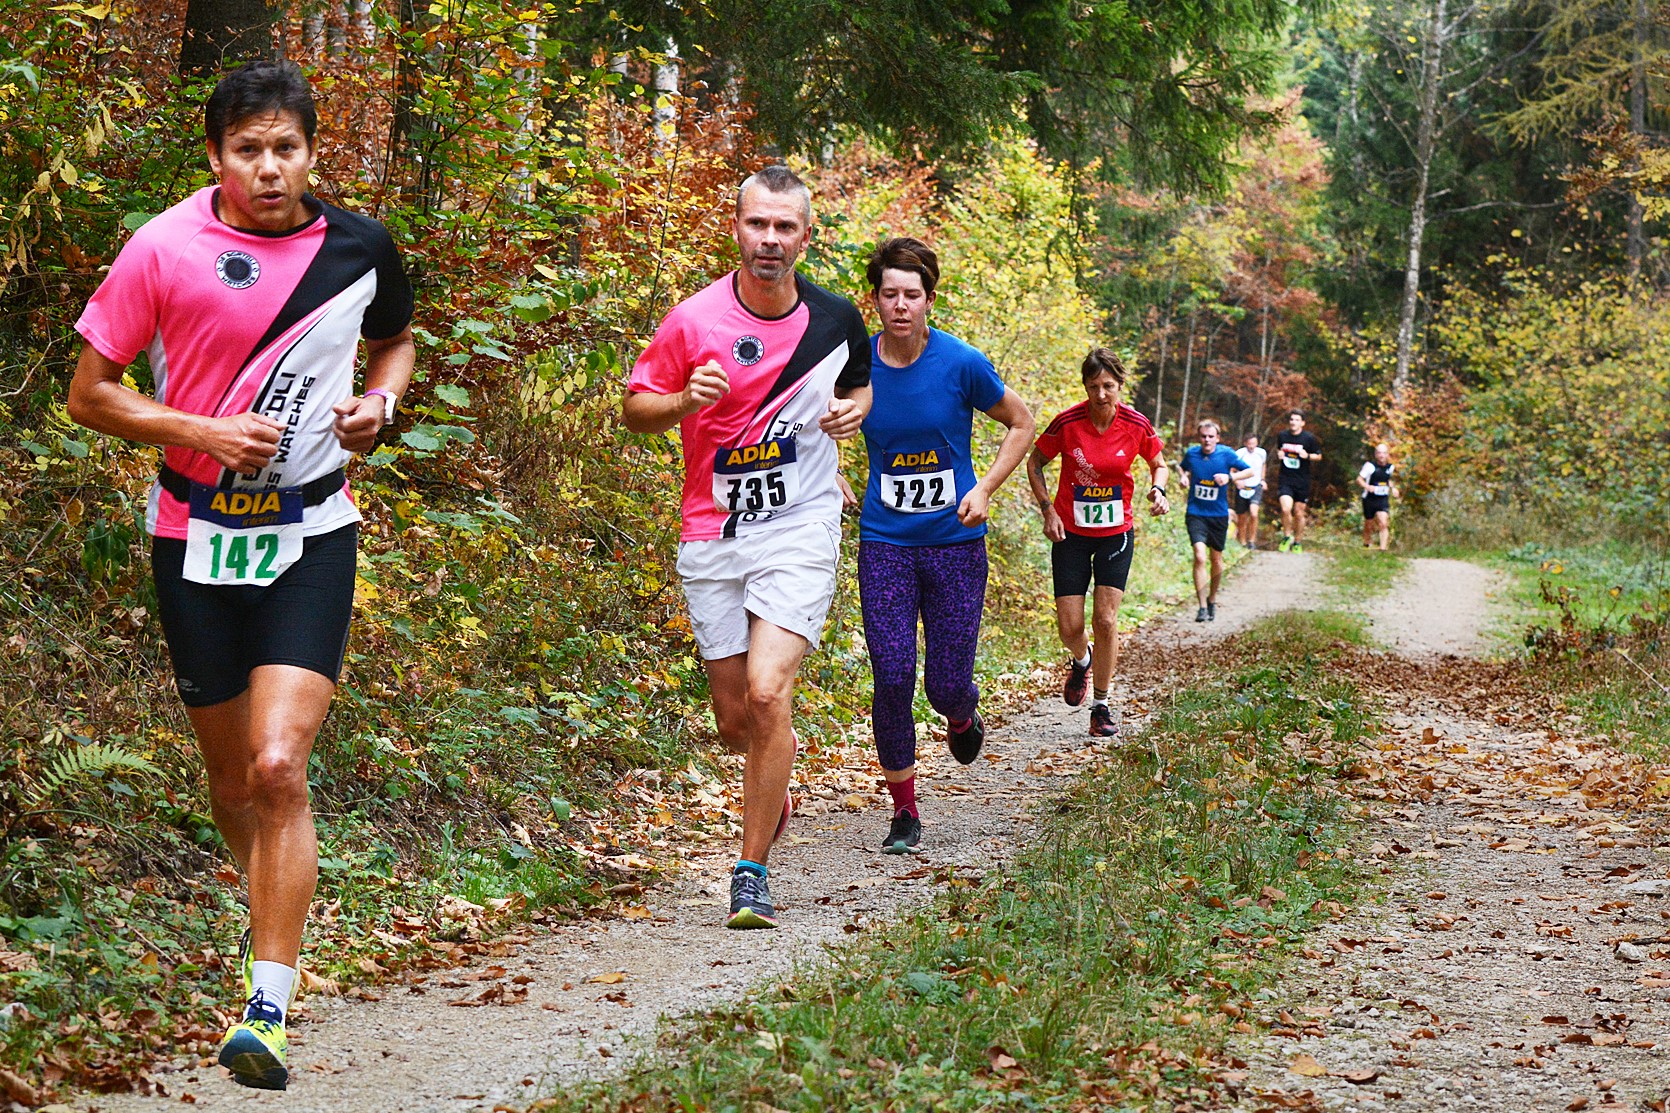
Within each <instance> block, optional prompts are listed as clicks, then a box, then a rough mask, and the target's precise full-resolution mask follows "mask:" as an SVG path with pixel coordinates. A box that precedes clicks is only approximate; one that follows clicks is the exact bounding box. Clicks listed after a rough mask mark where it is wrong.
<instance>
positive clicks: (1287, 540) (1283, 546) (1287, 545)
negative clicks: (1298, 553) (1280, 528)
mask: <svg viewBox="0 0 1670 1113" xmlns="http://www.w3.org/2000/svg"><path fill="white" fill-rule="evenodd" d="M1276 548H1278V549H1280V550H1281V551H1282V552H1284V553H1291V552H1292V551H1293V538H1291V537H1289V536H1287V534H1285V533H1284V534H1282V539H1281V540H1280V541H1278V542H1276Z"/></svg>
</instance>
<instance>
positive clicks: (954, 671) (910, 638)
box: [858, 537, 986, 770]
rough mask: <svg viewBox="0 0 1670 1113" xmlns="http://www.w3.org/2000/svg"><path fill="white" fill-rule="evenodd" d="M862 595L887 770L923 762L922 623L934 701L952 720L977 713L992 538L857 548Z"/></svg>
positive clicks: (874, 718) (874, 716)
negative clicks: (915, 707)
mask: <svg viewBox="0 0 1670 1113" xmlns="http://www.w3.org/2000/svg"><path fill="white" fill-rule="evenodd" d="M858 594H859V599H860V600H861V601H862V604H863V609H864V638H865V640H866V641H867V642H868V643H869V646H870V671H871V672H872V673H873V674H874V676H875V697H874V699H873V700H872V701H871V704H870V719H871V726H872V728H873V729H874V731H875V736H876V750H877V752H878V753H879V755H880V756H881V765H882V768H883V769H888V770H897V769H908V768H910V766H912V765H914V764H916V720H915V717H914V716H913V714H912V712H911V704H912V703H913V702H914V701H915V699H916V622H917V619H918V617H920V618H921V621H922V632H923V635H924V639H925V641H926V645H927V656H928V661H927V667H926V669H925V670H924V673H925V675H924V677H923V682H924V684H925V686H926V687H927V690H928V702H929V703H930V704H932V705H933V708H934V710H935V711H938V712H939V713H940V714H941V715H944V716H945V717H946V718H948V719H951V720H954V721H960V720H963V719H967V718H969V717H970V716H972V715H973V714H974V706H975V704H977V703H978V702H979V701H980V689H979V687H977V686H976V685H975V683H974V648H975V644H976V643H977V642H978V641H979V640H980V612H981V611H982V610H983V609H984V608H985V605H986V539H985V538H984V537H981V538H976V539H975V540H973V541H964V542H961V543H959V544H956V545H927V546H922V547H906V546H903V545H889V544H887V543H886V542H883V541H861V542H859V545H858Z"/></svg>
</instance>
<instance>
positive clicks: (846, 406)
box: [818, 383, 875, 441]
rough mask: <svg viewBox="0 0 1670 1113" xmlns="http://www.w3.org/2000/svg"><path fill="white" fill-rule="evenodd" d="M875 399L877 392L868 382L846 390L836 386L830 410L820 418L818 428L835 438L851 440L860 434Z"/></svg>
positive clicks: (830, 402) (830, 401)
mask: <svg viewBox="0 0 1670 1113" xmlns="http://www.w3.org/2000/svg"><path fill="white" fill-rule="evenodd" d="M874 401H875V392H874V391H872V390H871V389H870V386H869V384H868V383H866V384H865V385H863V386H855V387H850V388H847V389H844V390H843V389H842V388H840V387H836V388H835V397H834V398H831V399H830V400H829V412H828V413H826V414H824V415H823V416H822V417H820V418H818V428H819V429H822V430H823V431H824V432H825V433H826V434H828V435H829V436H830V437H831V438H832V439H834V440H838V441H850V440H851V439H852V438H854V437H856V436H858V430H859V429H860V428H861V427H862V426H863V424H864V419H865V417H867V416H869V413H870V405H871V403H873V402H874Z"/></svg>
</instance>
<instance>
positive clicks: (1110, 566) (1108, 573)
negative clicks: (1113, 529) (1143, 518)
mask: <svg viewBox="0 0 1670 1113" xmlns="http://www.w3.org/2000/svg"><path fill="white" fill-rule="evenodd" d="M1134 538H1135V535H1134V534H1133V533H1132V532H1131V531H1130V530H1126V531H1125V532H1124V533H1116V534H1114V535H1113V536H1112V537H1086V536H1085V535H1084V534H1082V533H1074V532H1073V531H1072V530H1068V531H1067V536H1066V537H1065V538H1063V539H1062V540H1060V541H1057V542H1055V543H1054V544H1053V545H1051V546H1050V571H1051V572H1052V573H1053V574H1054V577H1055V597H1056V598H1057V599H1060V598H1063V597H1064V596H1071V595H1083V594H1085V592H1087V591H1088V590H1089V589H1090V577H1091V574H1092V573H1094V574H1095V577H1096V586H1097V587H1116V588H1118V589H1119V590H1120V591H1124V590H1125V581H1126V580H1127V579H1128V578H1129V577H1130V575H1131V550H1133V549H1134V548H1136V546H1135V545H1133V544H1132V541H1133V540H1134Z"/></svg>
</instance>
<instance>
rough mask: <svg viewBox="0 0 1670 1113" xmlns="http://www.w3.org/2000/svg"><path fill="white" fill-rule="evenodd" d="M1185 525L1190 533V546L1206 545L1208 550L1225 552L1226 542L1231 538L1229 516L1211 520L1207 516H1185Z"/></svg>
mask: <svg viewBox="0 0 1670 1113" xmlns="http://www.w3.org/2000/svg"><path fill="white" fill-rule="evenodd" d="M1183 525H1184V526H1186V527H1187V528H1188V531H1189V544H1191V545H1205V546H1206V547H1207V548H1208V549H1216V550H1218V552H1220V553H1221V552H1223V551H1224V540H1225V539H1226V538H1227V537H1228V536H1229V515H1228V514H1225V515H1224V516H1223V517H1222V518H1211V517H1208V516H1206V515H1205V514H1185V515H1183Z"/></svg>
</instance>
